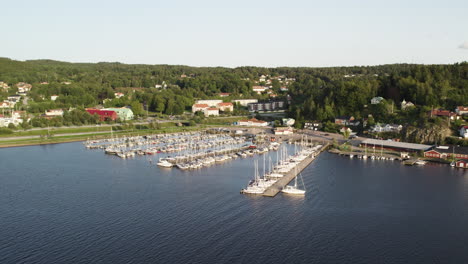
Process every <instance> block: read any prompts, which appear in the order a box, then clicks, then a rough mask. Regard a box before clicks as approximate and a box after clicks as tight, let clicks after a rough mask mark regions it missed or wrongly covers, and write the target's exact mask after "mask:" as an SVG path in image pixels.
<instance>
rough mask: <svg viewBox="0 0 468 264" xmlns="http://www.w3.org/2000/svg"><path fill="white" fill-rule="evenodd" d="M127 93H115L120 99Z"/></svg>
mask: <svg viewBox="0 0 468 264" xmlns="http://www.w3.org/2000/svg"><path fill="white" fill-rule="evenodd" d="M124 95H125V94H123V93H114V96H115V98H117V99H119V98H122V97H123V96H124Z"/></svg>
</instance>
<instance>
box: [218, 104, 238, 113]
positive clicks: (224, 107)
mask: <svg viewBox="0 0 468 264" xmlns="http://www.w3.org/2000/svg"><path fill="white" fill-rule="evenodd" d="M217 107H218V108H219V110H220V111H223V112H224V111H231V112H232V111H234V105H233V104H232V103H219V104H218V105H217Z"/></svg>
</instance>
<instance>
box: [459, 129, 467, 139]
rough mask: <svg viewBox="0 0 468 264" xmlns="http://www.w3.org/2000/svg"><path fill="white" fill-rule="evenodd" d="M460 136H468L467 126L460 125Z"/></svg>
mask: <svg viewBox="0 0 468 264" xmlns="http://www.w3.org/2000/svg"><path fill="white" fill-rule="evenodd" d="M460 136H461V137H462V138H468V126H462V127H461V128H460Z"/></svg>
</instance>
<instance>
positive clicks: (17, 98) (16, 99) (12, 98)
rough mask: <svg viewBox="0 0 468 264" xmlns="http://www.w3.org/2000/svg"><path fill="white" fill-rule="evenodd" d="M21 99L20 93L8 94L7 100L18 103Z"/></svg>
mask: <svg viewBox="0 0 468 264" xmlns="http://www.w3.org/2000/svg"><path fill="white" fill-rule="evenodd" d="M20 100H21V95H10V96H8V101H10V102H13V103H18V102H19V101H20Z"/></svg>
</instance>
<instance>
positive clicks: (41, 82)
mask: <svg viewBox="0 0 468 264" xmlns="http://www.w3.org/2000/svg"><path fill="white" fill-rule="evenodd" d="M40 84H42V85H44V84H49V83H48V82H40Z"/></svg>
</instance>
